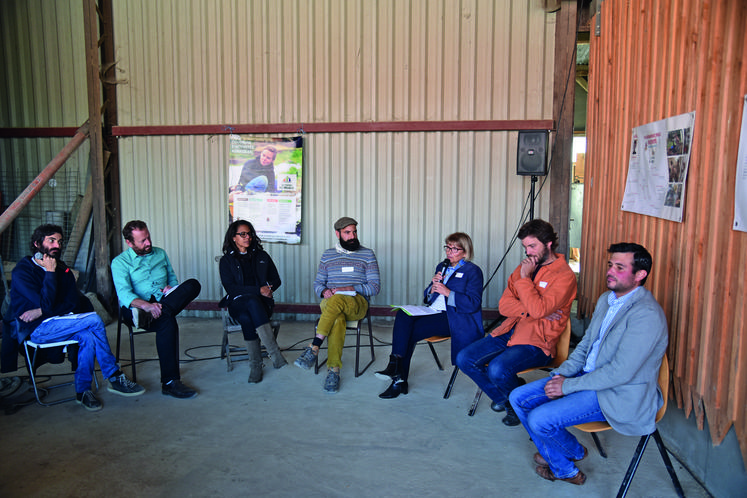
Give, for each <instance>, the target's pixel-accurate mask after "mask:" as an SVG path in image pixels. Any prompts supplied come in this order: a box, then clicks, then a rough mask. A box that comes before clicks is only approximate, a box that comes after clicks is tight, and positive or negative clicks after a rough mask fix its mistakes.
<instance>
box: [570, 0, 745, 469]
mask: <svg viewBox="0 0 747 498" xmlns="http://www.w3.org/2000/svg"><path fill="white" fill-rule="evenodd" d="M746 24H747V4H745V2H743V1H739V0H725V1H722V2H709V1H706V0H680V1H677V2H668V1H654V2H651V1H644V0H629V1H623V0H607V1H605V2H604V3H603V4H602V10H601V36H599V37H595V36H592V39H591V60H590V63H589V83H590V84H589V105H588V124H587V139H588V144H587V162H586V178H585V183H586V190H585V196H586V197H585V200H584V226H583V234H582V247H583V251H582V260H581V266H582V272H581V278H580V282H579V312H580V313H582V314H591V312H592V311H593V307H594V304H595V302H596V299H597V297H598V296H599V295H600V294H601V293H602V292H603V291H604V290H605V280H604V274H605V262H606V258H607V254H606V249H607V247H608V246H609V244H611V243H614V242H619V241H623V240H630V241H635V242H639V243H641V244H643V245H644V246H646V247H647V248H648V249H649V250H650V251H651V253H652V255H653V257H654V268H653V270H652V273H651V277H650V278H649V281H648V283H647V287H648V288H649V289H651V290H652V292H653V293H654V295H655V296H656V298H657V300H658V301H659V302H660V303H661V305H662V307H663V308H664V310H665V312H666V314H667V318H668V322H669V329H670V341H669V349H668V355H669V358H670V364H671V365H672V373H673V380H672V382H673V385H674V396H675V398H676V400H677V403H678V405H679V406H680V407H683V408H684V409H685V413H686V415H687V416H689V415H690V414H691V413H693V414H694V416H695V417H696V420H697V422H698V424H699V426H700V427H701V428H704V427H705V425H706V420H707V425H708V429H709V430H710V433H711V437H712V439H713V441H715V442H716V443H720V442H721V441H722V440H723V438H724V436H725V435H726V433H727V432H728V430H729V429H730V428H731V427H732V426H734V428H735V431H736V434H737V438H738V440H739V443H740V445H741V448H742V453H743V456H745V457H746V458H745V461H747V409H746V404H747V387H746V386H747V366H746V365H747V325H746V324H745V318H747V304H745V303H747V296H745V284H744V274H745V272H744V268H745V264H747V256H746V255H747V233H744V232H738V231H734V230H732V229H731V226H732V221H733V217H734V181H735V174H736V160H737V149H738V145H739V125H740V123H741V119H742V98H743V96H744V95H745V94H746V93H747V66H745V64H744V63H743V54H744V53H746V52H747V36H746V35H745V30H744V26H745V25H746ZM690 111H695V112H696V117H695V128H694V132H693V143H692V149H691V158H690V167H689V172H688V178H687V189H686V198H685V208H684V219H683V222H682V223H675V222H671V221H667V220H663V219H659V218H654V217H649V216H643V215H639V214H634V213H629V212H623V211H621V210H620V205H621V202H622V196H623V192H624V189H625V180H626V177H627V167H628V164H627V160H628V157H629V153H630V146H631V144H630V137H631V129H632V128H633V127H635V126H640V125H643V124H646V123H650V122H653V121H657V120H660V119H663V118H666V117H668V116H674V115H678V114H683V113H686V112H690Z"/></svg>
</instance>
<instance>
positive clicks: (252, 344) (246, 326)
mask: <svg viewBox="0 0 747 498" xmlns="http://www.w3.org/2000/svg"><path fill="white" fill-rule="evenodd" d="M220 281H221V283H222V284H223V288H224V289H225V290H226V292H227V293H228V295H227V296H225V297H224V298H223V299H222V300H221V303H220V305H221V307H223V306H227V307H228V314H229V315H231V317H232V318H233V319H234V320H236V321H237V322H239V323H240V324H241V331H242V332H243V334H244V340H245V341H246V350H247V352H248V354H249V382H250V383H257V382H259V381H261V380H262V353H261V351H260V343H259V341H260V340H261V341H262V344H264V345H265V348H266V349H267V354H268V355H269V356H270V358H271V359H272V365H273V366H274V367H275V368H281V367H282V366H284V365H286V364H287V362H286V361H285V358H284V357H283V355H282V353H281V352H280V348H279V347H278V343H277V341H276V340H275V335H274V334H273V332H272V328H271V327H270V316H272V309H273V307H274V306H275V301H274V300H273V299H272V294H273V291H275V290H276V289H277V288H278V287H280V284H281V282H280V275H278V270H277V268H275V263H273V261H272V258H270V255H269V254H267V253H266V252H265V251H264V249H262V241H261V240H260V238H259V237H258V236H257V233H256V232H255V231H254V227H253V226H252V224H251V223H249V222H248V221H245V220H236V221H234V222H233V223H231V224H230V225H229V227H228V230H227V231H226V235H225V237H224V239H223V257H222V258H221V259H220Z"/></svg>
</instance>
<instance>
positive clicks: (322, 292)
mask: <svg viewBox="0 0 747 498" xmlns="http://www.w3.org/2000/svg"><path fill="white" fill-rule="evenodd" d="M357 225H358V222H357V221H355V220H354V219H353V218H348V217H347V216H345V217H342V218H340V219H339V220H337V221H336V222H335V225H334V227H335V235H336V236H337V240H338V243H337V244H336V245H335V247H333V248H331V249H327V250H326V251H324V253H323V254H322V259H321V261H319V269H318V270H317V272H316V278H315V279H314V292H315V293H316V294H317V295H318V296H319V297H321V298H322V302H321V305H320V306H321V309H322V316H321V318H320V319H319V324H318V325H317V329H316V336H315V337H314V339H313V341H312V342H311V344H309V345H308V347H307V348H306V349H305V350H304V352H303V354H302V355H301V356H299V357H298V359H297V360H296V361H295V365H296V366H298V367H300V368H303V369H305V370H308V369H310V368H311V367H313V366H314V365H315V363H316V357H317V355H318V354H319V346H321V345H322V342H323V341H324V338H325V337H329V342H328V351H327V353H328V355H327V367H328V370H327V378H326V380H325V382H324V390H325V391H327V392H328V393H336V392H337V391H339V389H340V367H341V366H342V348H343V346H344V345H345V322H346V321H352V320H360V319H361V318H363V317H364V316H366V312H367V311H368V298H369V297H371V296H375V295H376V294H378V293H379V290H380V288H381V281H380V279H379V264H378V263H377V261H376V255H375V254H374V252H373V251H372V250H371V249H368V248H366V247H363V246H361V245H360V242H359V241H358V230H357V228H356V226H357Z"/></svg>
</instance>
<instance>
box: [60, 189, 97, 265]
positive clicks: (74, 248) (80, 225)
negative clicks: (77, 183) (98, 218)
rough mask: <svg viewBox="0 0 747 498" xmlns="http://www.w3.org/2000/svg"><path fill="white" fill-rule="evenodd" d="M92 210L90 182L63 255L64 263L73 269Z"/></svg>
mask: <svg viewBox="0 0 747 498" xmlns="http://www.w3.org/2000/svg"><path fill="white" fill-rule="evenodd" d="M92 209H93V187H92V185H91V181H90V180H89V181H88V185H87V186H86V194H85V195H84V196H83V199H82V201H81V202H80V205H79V206H78V212H77V214H76V216H75V223H74V224H73V229H72V230H71V231H70V238H69V239H68V241H67V243H66V244H65V251H64V252H63V253H62V261H64V262H65V264H66V265H67V266H70V267H72V266H73V264H74V263H75V258H76V257H77V256H78V250H79V249H80V243H81V241H82V240H83V234H84V233H85V230H86V226H88V220H89V219H90V218H91V210H92Z"/></svg>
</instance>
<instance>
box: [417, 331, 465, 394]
mask: <svg viewBox="0 0 747 498" xmlns="http://www.w3.org/2000/svg"><path fill="white" fill-rule="evenodd" d="M449 339H451V336H448V335H434V336H431V337H426V338H425V339H423V340H424V341H425V342H426V343H428V347H429V348H430V349H431V354H432V355H433V359H434V360H435V361H436V366H438V369H439V370H443V369H444V367H443V365H441V361H440V360H439V359H438V354H437V353H436V348H434V347H433V345H434V344H438V343H439V342H444V341H448V340H449ZM458 373H459V367H458V366H456V365H454V370H453V371H452V372H451V378H450V379H449V383H448V384H446V391H444V399H449V396H451V389H452V388H453V387H454V381H455V380H456V378H457V374H458Z"/></svg>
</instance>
